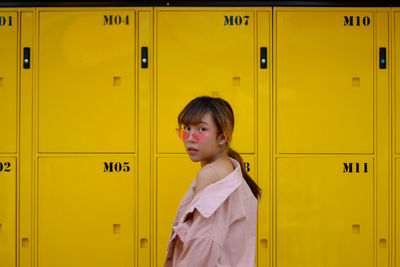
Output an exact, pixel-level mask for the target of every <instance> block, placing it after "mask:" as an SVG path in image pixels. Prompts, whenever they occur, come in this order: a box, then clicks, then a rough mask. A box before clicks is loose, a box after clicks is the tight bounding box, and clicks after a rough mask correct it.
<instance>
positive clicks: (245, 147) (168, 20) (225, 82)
mask: <svg viewBox="0 0 400 267" xmlns="http://www.w3.org/2000/svg"><path fill="white" fill-rule="evenodd" d="M255 14H256V13H255V11H254V9H250V8H247V9H246V8H241V9H232V8H229V9H228V8H202V9H200V8H197V9H196V8H193V9H191V8H176V7H175V8H173V9H171V8H157V7H156V8H155V19H156V22H155V23H156V24H155V29H156V33H155V38H156V39H155V77H156V83H155V87H156V88H155V92H156V99H155V101H156V142H157V143H156V145H157V152H158V153H184V152H185V151H184V148H183V147H182V146H181V145H180V143H179V139H177V138H176V133H175V128H176V126H177V116H178V114H179V112H180V111H181V110H182V109H183V108H184V106H185V105H186V104H187V103H188V102H189V101H190V100H192V99H193V98H195V97H197V96H200V95H211V96H214V97H222V98H224V99H226V100H227V101H228V102H229V103H230V104H231V105H232V109H233V111H234V113H235V130H234V132H235V137H234V138H233V139H232V144H231V145H232V147H234V148H235V149H236V150H237V151H238V152H240V153H254V152H255V129H256V128H255V127H256V126H255V116H256V114H255V110H256V109H255V104H256V93H255V92H256V80H255V77H256V76H255V72H256V70H257V69H256V68H257V67H258V66H259V64H258V63H257V62H256V56H257V54H258V53H259V52H258V50H256V47H255V42H256V39H255V38H256V22H257V21H256V19H255V17H256V16H255ZM266 34H267V33H266Z"/></svg>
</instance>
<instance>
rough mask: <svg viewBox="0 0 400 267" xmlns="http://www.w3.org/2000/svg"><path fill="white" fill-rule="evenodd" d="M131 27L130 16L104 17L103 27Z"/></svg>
mask: <svg viewBox="0 0 400 267" xmlns="http://www.w3.org/2000/svg"><path fill="white" fill-rule="evenodd" d="M121 24H122V25H124V24H125V25H129V16H128V15H126V16H120V15H104V24H103V25H121Z"/></svg>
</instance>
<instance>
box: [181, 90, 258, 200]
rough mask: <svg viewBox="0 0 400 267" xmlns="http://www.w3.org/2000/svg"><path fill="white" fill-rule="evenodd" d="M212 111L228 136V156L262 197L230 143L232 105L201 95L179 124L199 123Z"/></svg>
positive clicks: (192, 102)
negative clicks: (237, 163)
mask: <svg viewBox="0 0 400 267" xmlns="http://www.w3.org/2000/svg"><path fill="white" fill-rule="evenodd" d="M208 112H210V114H211V117H212V118H213V120H214V123H215V124H216V125H217V129H218V132H219V133H220V132H223V133H224V134H225V136H226V137H227V142H226V145H227V148H228V156H230V157H232V158H234V159H236V160H237V161H238V162H239V163H240V168H241V169H242V174H243V177H244V179H245V181H246V182H247V184H248V185H249V187H250V189H251V191H252V192H253V195H254V196H255V197H256V198H260V197H261V188H260V187H258V185H257V184H256V183H255V182H254V181H253V179H251V177H250V175H249V174H248V173H247V171H246V168H245V167H244V163H243V159H242V157H241V156H240V155H239V153H237V152H236V151H235V150H233V149H232V148H231V147H230V146H229V144H230V142H231V140H232V133H233V128H234V125H235V119H234V116H233V110H232V107H231V105H230V104H229V103H228V102H227V101H226V100H224V99H222V98H219V97H211V96H199V97H196V98H195V99H193V100H192V101H190V102H189V103H188V104H187V105H186V106H185V107H184V109H183V110H182V111H181V113H179V115H178V125H179V127H182V125H185V126H186V125H190V124H197V123H199V122H200V121H201V119H202V118H203V116H204V115H205V114H206V113H208Z"/></svg>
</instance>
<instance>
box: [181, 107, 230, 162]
mask: <svg viewBox="0 0 400 267" xmlns="http://www.w3.org/2000/svg"><path fill="white" fill-rule="evenodd" d="M183 130H184V131H183V133H182V137H183V143H184V145H185V149H186V151H187V153H188V154H189V157H190V158H191V160H192V161H201V160H204V159H207V158H211V157H214V156H215V155H216V154H217V153H219V152H220V150H221V148H222V147H223V146H221V145H219V144H218V142H219V141H221V140H223V142H224V144H225V140H224V139H223V134H221V133H217V126H216V125H215V124H214V121H213V119H212V117H211V115H210V114H209V113H206V114H205V115H204V116H203V118H202V119H201V122H200V123H198V124H196V125H186V126H184V128H183ZM217 136H218V138H217Z"/></svg>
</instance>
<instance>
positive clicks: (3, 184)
mask: <svg viewBox="0 0 400 267" xmlns="http://www.w3.org/2000/svg"><path fill="white" fill-rule="evenodd" d="M16 173H17V166H16V160H15V158H6V157H2V158H0V266H4V267H13V266H16V262H15V259H16V258H15V256H16V251H15V244H16V239H15V236H16V226H17V225H16V211H17V206H16V201H15V200H16V191H17V182H16V180H17V175H16Z"/></svg>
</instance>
